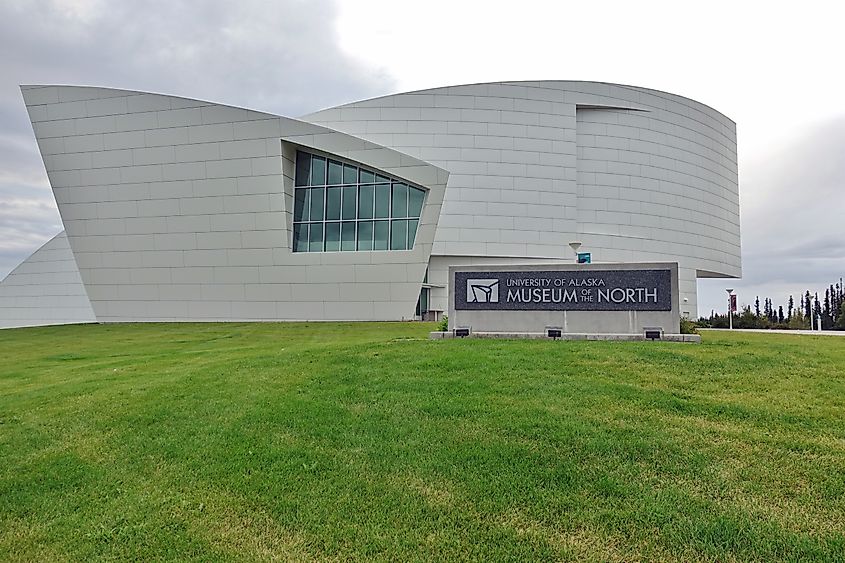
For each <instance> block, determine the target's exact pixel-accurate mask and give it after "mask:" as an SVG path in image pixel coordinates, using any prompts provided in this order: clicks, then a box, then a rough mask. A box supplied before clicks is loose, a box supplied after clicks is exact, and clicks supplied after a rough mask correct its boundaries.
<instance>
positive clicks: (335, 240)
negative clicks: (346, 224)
mask: <svg viewBox="0 0 845 563" xmlns="http://www.w3.org/2000/svg"><path fill="white" fill-rule="evenodd" d="M335 250H340V223H326V252H332V251H335Z"/></svg>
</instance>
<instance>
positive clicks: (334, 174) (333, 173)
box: [329, 160, 343, 184]
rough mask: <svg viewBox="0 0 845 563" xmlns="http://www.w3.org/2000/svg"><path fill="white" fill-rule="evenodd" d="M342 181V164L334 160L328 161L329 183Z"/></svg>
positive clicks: (340, 182)
mask: <svg viewBox="0 0 845 563" xmlns="http://www.w3.org/2000/svg"><path fill="white" fill-rule="evenodd" d="M342 183H343V165H342V164H341V163H339V162H335V161H334V160H330V161H329V184H342Z"/></svg>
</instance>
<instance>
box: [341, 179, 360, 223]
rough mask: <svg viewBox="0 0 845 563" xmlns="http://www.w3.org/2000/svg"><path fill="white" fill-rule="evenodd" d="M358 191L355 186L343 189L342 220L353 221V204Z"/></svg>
mask: <svg viewBox="0 0 845 563" xmlns="http://www.w3.org/2000/svg"><path fill="white" fill-rule="evenodd" d="M357 192H358V190H356V189H355V186H344V187H343V218H344V219H355V203H356V202H357V199H358V194H357Z"/></svg>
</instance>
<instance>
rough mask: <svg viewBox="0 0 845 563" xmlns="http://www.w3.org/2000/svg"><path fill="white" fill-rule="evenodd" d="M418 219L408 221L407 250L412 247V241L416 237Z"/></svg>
mask: <svg viewBox="0 0 845 563" xmlns="http://www.w3.org/2000/svg"><path fill="white" fill-rule="evenodd" d="M418 223H419V221H417V220H416V219H411V220H410V221H408V250H410V249H412V248H414V241H415V240H416V238H417V224H418Z"/></svg>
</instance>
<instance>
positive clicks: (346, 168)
mask: <svg viewBox="0 0 845 563" xmlns="http://www.w3.org/2000/svg"><path fill="white" fill-rule="evenodd" d="M357 181H358V168H357V167H355V166H352V165H351V164H344V165H343V183H344V184H354V183H356V182H357Z"/></svg>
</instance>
